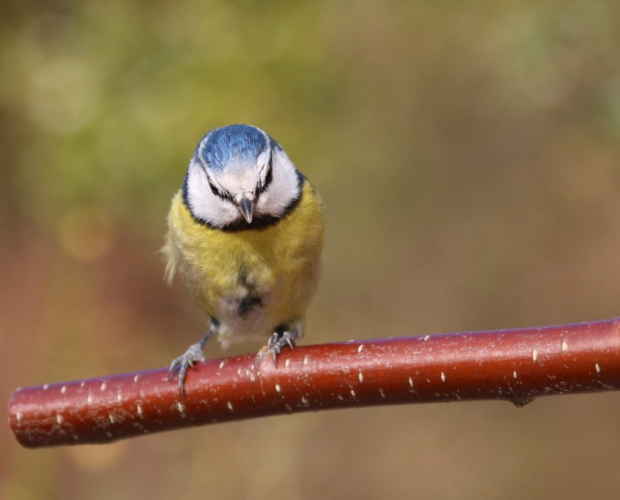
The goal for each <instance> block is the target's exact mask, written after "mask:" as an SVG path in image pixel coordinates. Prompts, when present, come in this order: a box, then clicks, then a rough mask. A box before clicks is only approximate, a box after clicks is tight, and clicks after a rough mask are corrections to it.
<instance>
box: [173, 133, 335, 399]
mask: <svg viewBox="0 0 620 500" xmlns="http://www.w3.org/2000/svg"><path fill="white" fill-rule="evenodd" d="M167 220H168V231H167V234H166V239H165V244H164V246H163V248H162V253H163V254H164V258H165V260H166V272H165V277H166V280H167V281H168V283H170V282H172V280H173V277H174V276H175V275H178V276H180V278H181V281H182V282H183V283H184V285H185V287H186V288H187V290H188V291H189V294H190V295H191V296H192V297H193V299H194V300H195V302H196V303H197V304H198V306H199V307H200V308H201V309H202V310H203V311H204V312H205V313H206V314H207V315H208V317H209V328H208V331H207V333H206V334H204V335H203V336H202V337H201V338H200V340H199V341H198V342H196V343H195V344H192V345H191V346H190V347H189V348H188V349H187V350H186V351H185V352H184V353H183V354H182V355H181V356H179V357H177V358H175V359H174V360H173V361H172V363H171V364H170V368H169V370H168V380H169V381H171V380H172V379H173V378H174V375H175V374H178V385H179V392H180V395H181V398H182V399H183V398H184V384H185V379H186V376H187V372H188V369H189V368H194V365H195V363H197V362H199V361H204V360H205V356H204V352H203V347H204V345H205V344H206V342H207V341H208V340H209V339H210V338H211V337H216V338H217V339H218V340H219V342H220V344H221V346H222V348H223V349H225V348H226V347H227V346H229V345H230V344H233V343H239V342H244V341H248V340H267V343H266V346H265V347H264V348H263V349H261V351H262V352H264V353H268V352H272V353H273V361H274V363H276V366H277V357H278V355H279V354H280V352H281V351H282V349H283V348H284V347H285V346H289V347H290V348H293V347H295V345H296V341H297V340H298V339H299V338H300V337H301V336H302V335H303V333H304V316H305V312H306V309H307V307H308V305H309V304H310V301H311V299H312V298H313V296H314V294H315V292H316V289H317V285H318V281H319V276H320V273H321V268H322V251H323V233H324V221H323V202H322V200H321V197H320V195H319V194H318V192H317V191H316V189H315V188H314V187H313V186H312V185H311V184H310V182H309V181H308V180H307V178H306V177H305V176H304V175H303V174H302V173H301V172H300V171H299V170H297V168H296V167H295V165H294V164H293V162H292V161H291V160H290V159H289V157H288V155H287V154H286V152H285V151H284V149H283V148H282V146H280V144H278V143H277V142H276V141H275V140H274V139H273V138H272V137H271V136H269V135H268V134H267V133H266V132H264V131H263V130H261V129H259V128H258V127H255V126H252V125H228V126H224V127H220V128H216V129H214V130H211V131H210V132H208V133H207V134H206V135H205V136H204V137H203V138H202V139H201V140H200V142H199V143H198V146H197V147H196V150H195V152H194V155H193V156H192V158H191V160H190V163H189V167H188V169H187V173H186V175H185V179H184V181H183V184H182V187H181V189H180V190H179V191H178V192H177V193H176V194H175V195H174V197H173V198H172V203H171V206H170V211H169V213H168V219H167ZM261 351H259V354H260V352H261Z"/></svg>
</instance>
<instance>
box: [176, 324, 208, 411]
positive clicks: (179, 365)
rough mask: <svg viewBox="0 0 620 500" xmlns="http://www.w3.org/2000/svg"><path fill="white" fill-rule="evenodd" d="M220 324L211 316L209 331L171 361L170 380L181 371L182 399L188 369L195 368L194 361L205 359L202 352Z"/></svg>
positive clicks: (180, 387)
mask: <svg viewBox="0 0 620 500" xmlns="http://www.w3.org/2000/svg"><path fill="white" fill-rule="evenodd" d="M218 326H219V323H218V322H217V321H216V320H215V319H214V318H211V326H210V328H209V331H208V332H207V333H205V334H204V335H203V337H202V338H201V339H200V340H199V341H198V342H196V343H195V344H192V345H190V346H189V348H188V349H187V351H185V352H184V353H183V354H182V355H181V356H179V357H178V358H176V359H174V360H172V363H170V368H169V369H168V380H169V381H170V380H172V377H174V374H175V373H176V372H179V393H180V394H181V399H185V391H184V389H183V384H184V383H185V376H186V374H187V369H188V368H194V363H197V362H199V361H204V360H205V355H204V353H203V352H202V349H203V347H204V346H205V344H206V343H207V340H209V339H210V338H211V337H213V335H215V334H216V333H217V328H218Z"/></svg>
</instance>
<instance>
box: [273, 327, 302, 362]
mask: <svg viewBox="0 0 620 500" xmlns="http://www.w3.org/2000/svg"><path fill="white" fill-rule="evenodd" d="M286 345H288V346H289V347H290V348H291V349H294V348H295V335H293V334H292V333H291V332H282V333H281V334H279V333H277V332H276V333H274V334H273V335H272V336H271V337H269V340H268V341H267V349H268V350H271V351H272V352H273V364H274V365H276V366H277V365H278V355H279V354H280V352H282V348H283V347H284V346H286Z"/></svg>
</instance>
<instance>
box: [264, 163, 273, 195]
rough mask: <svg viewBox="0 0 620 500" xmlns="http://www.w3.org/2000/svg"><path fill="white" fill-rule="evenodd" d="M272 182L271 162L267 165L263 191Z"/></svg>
mask: <svg viewBox="0 0 620 500" xmlns="http://www.w3.org/2000/svg"><path fill="white" fill-rule="evenodd" d="M272 180H273V169H272V168H271V161H269V165H268V166H267V174H266V175H265V182H264V183H263V189H265V188H266V187H267V186H269V184H271V181H272Z"/></svg>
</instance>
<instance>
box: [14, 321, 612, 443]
mask: <svg viewBox="0 0 620 500" xmlns="http://www.w3.org/2000/svg"><path fill="white" fill-rule="evenodd" d="M618 389H620V318H616V319H612V320H606V321H598V322H594V323H581V324H574V325H560V326H549V327H544V328H523V329H516V330H499V331H488V332H473V333H472V332H468V333H456V334H450V335H428V336H426V337H403V338H391V339H381V340H365V341H355V342H353V341H352V342H347V343H337V344H325V345H313V346H307V347H298V348H296V349H294V350H291V349H285V350H284V351H283V352H282V354H281V355H280V356H279V357H278V366H277V368H276V367H275V366H274V363H273V359H272V358H271V357H270V356H267V357H265V358H264V359H262V360H260V361H256V356H254V355H247V356H239V357H234V358H227V359H222V360H211V361H206V362H204V363H199V364H198V365H197V367H196V370H193V371H192V370H190V372H189V373H188V377H187V381H186V385H185V393H186V396H185V401H181V399H180V397H179V389H178V384H177V381H176V379H175V380H173V381H172V382H168V380H167V377H166V370H165V369H159V370H152V371H147V372H140V373H130V374H125V375H116V376H109V377H101V378H95V379H89V380H83V381H75V382H66V383H59V384H46V385H44V386H39V387H28V388H24V389H18V390H16V391H15V392H14V393H13V394H12V396H11V399H10V401H9V408H8V411H9V423H10V426H11V429H12V430H13V432H14V434H15V437H16V438H17V440H18V441H19V442H20V443H21V444H22V445H24V446H27V447H33V448H34V447H40V446H55V445H62V444H83V443H107V442H111V441H115V440H117V439H122V438H128V437H132V436H137V435H142V434H150V433H153V432H161V431H166V430H171V429H179V428H182V427H189V426H197V425H204V424H211V423H219V422H229V421H232V420H243V419H247V418H255V417H263V416H266V415H278V414H286V413H298V412H304V411H318V410H327V409H332V408H351V407H360V406H374V405H392V404H404V403H429V402H438V401H466V400H483V399H502V400H507V401H511V402H512V403H514V404H515V405H517V406H523V405H524V404H525V403H527V402H529V401H531V400H532V399H534V398H535V397H538V396H546V395H553V394H574V393H583V392H599V391H613V390H618Z"/></svg>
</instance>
